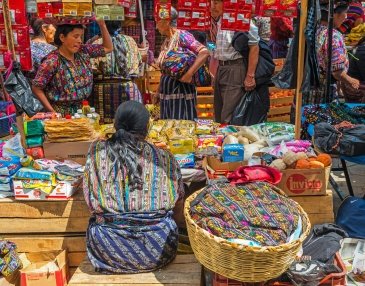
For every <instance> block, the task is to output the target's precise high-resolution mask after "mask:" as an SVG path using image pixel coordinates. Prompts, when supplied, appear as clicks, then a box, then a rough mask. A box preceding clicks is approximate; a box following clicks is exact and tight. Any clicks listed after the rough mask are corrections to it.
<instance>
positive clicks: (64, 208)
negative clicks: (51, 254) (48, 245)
mask: <svg viewBox="0 0 365 286" xmlns="http://www.w3.org/2000/svg"><path fill="white" fill-rule="evenodd" d="M61 217H64V218H66V217H71V218H80V217H90V211H89V209H88V207H87V205H86V202H85V201H84V200H69V201H15V200H9V199H8V201H0V218H61Z"/></svg>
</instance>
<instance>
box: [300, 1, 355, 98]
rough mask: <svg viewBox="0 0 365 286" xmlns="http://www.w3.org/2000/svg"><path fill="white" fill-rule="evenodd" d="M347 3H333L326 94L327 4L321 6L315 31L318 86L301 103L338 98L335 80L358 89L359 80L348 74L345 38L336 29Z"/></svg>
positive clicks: (343, 18) (344, 13)
mask: <svg viewBox="0 0 365 286" xmlns="http://www.w3.org/2000/svg"><path fill="white" fill-rule="evenodd" d="M347 9H348V5H347V3H346V2H338V3H335V4H334V14H333V39H332V58H331V59H330V61H331V65H332V74H331V78H332V80H331V88H330V94H328V95H326V82H327V65H328V60H329V59H328V5H327V4H326V5H322V6H321V24H320V25H319V28H318V30H317V33H316V39H317V41H316V54H317V58H318V63H319V70H320V82H321V85H320V88H319V89H317V90H313V91H311V92H310V93H309V94H304V96H303V104H320V103H329V102H332V101H334V100H337V99H338V92H337V82H341V83H343V84H346V85H349V86H351V87H352V88H353V89H355V90H357V89H359V85H360V83H359V80H357V79H355V78H353V77H351V76H349V75H348V69H349V59H348V56H347V50H346V45H345V40H344V37H343V35H342V34H341V32H339V31H338V30H337V29H338V28H339V27H340V26H341V25H342V23H343V22H344V21H345V19H346V12H347Z"/></svg>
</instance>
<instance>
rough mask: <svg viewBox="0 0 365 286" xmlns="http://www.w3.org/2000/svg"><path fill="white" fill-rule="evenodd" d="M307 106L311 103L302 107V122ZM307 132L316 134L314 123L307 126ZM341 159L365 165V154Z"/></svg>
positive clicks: (359, 104) (311, 134) (354, 104)
mask: <svg viewBox="0 0 365 286" xmlns="http://www.w3.org/2000/svg"><path fill="white" fill-rule="evenodd" d="M346 105H347V106H348V107H350V108H354V107H357V106H365V104H361V103H346ZM306 106H310V105H305V106H303V107H302V124H303V123H304V122H305V116H304V115H303V113H304V112H303V111H304V108H305V107H306ZM321 106H326V104H321ZM307 132H308V134H309V135H310V136H312V137H313V135H314V125H313V124H309V126H308V128H307ZM340 158H341V159H343V160H345V161H348V162H351V163H355V164H359V165H365V155H361V156H352V157H349V156H340Z"/></svg>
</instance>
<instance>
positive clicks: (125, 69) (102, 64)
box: [92, 34, 142, 79]
mask: <svg viewBox="0 0 365 286" xmlns="http://www.w3.org/2000/svg"><path fill="white" fill-rule="evenodd" d="M112 41H113V47H114V49H113V52H111V53H110V54H107V55H106V56H105V57H102V58H97V59H93V60H92V64H93V68H94V69H96V70H97V71H98V72H100V73H102V74H103V75H104V76H122V77H123V78H125V79H129V78H131V77H136V76H138V75H139V73H140V66H141V64H142V57H141V54H140V52H139V49H138V46H137V43H136V42H135V40H134V39H133V38H132V37H129V36H126V35H122V34H117V35H116V36H113V37H112ZM96 43H98V44H101V43H102V39H99V40H98V41H96Z"/></svg>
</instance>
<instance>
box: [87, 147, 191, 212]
mask: <svg viewBox="0 0 365 286" xmlns="http://www.w3.org/2000/svg"><path fill="white" fill-rule="evenodd" d="M142 144H144V147H143V151H142V156H140V157H139V160H140V162H139V163H140V164H141V166H142V178H143V179H144V180H143V182H144V184H143V188H142V189H130V186H129V184H128V180H127V179H124V178H127V175H126V167H124V168H122V169H120V168H119V167H118V166H117V164H113V162H112V161H111V160H110V159H109V156H108V151H107V148H108V147H107V144H106V141H96V142H94V143H93V144H92V145H91V146H90V149H89V154H88V158H87V162H86V167H85V175H84V183H83V184H84V185H83V189H84V196H85V200H86V203H87V205H88V206H89V209H90V211H91V213H92V214H94V215H103V214H120V213H126V212H154V211H160V210H171V209H172V208H173V207H174V205H175V203H176V201H177V200H178V199H179V198H182V197H183V196H184V188H183V183H182V177H181V172H180V168H179V166H178V164H177V162H176V160H175V158H174V156H173V155H172V154H171V153H169V152H167V151H165V150H162V149H158V148H156V147H155V146H153V145H151V144H149V143H147V142H144V143H142ZM122 172H124V175H123V174H122Z"/></svg>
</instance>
